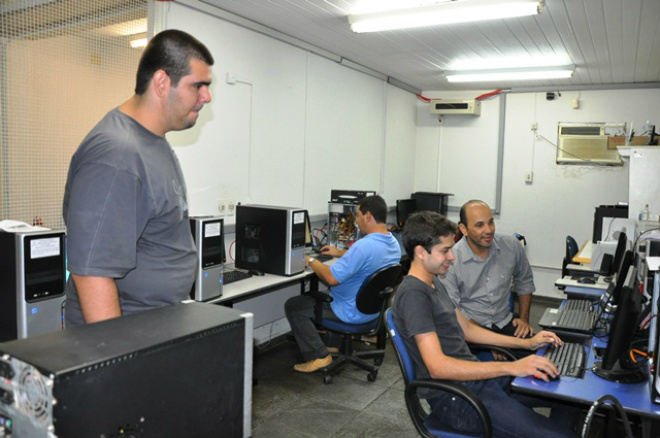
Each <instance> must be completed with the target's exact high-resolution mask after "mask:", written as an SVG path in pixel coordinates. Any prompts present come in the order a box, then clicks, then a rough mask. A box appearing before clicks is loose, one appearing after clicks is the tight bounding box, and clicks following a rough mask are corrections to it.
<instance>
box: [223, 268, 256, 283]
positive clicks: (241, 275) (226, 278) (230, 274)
mask: <svg viewBox="0 0 660 438" xmlns="http://www.w3.org/2000/svg"><path fill="white" fill-rule="evenodd" d="M250 277H252V274H250V273H249V272H246V271H237V270H231V271H225V272H223V273H222V284H224V285H225V286H226V285H228V284H230V283H233V282H235V281H240V280H245V279H246V278H250Z"/></svg>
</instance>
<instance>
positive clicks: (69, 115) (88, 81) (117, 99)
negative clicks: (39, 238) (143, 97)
mask: <svg viewBox="0 0 660 438" xmlns="http://www.w3.org/2000/svg"><path fill="white" fill-rule="evenodd" d="M148 9H149V8H148V0H103V1H90V0H59V1H58V0H0V171H1V173H2V178H0V202H1V205H2V218H3V219H14V220H20V221H24V222H27V223H30V224H33V223H35V222H40V223H41V224H43V226H46V227H49V228H53V229H61V228H63V227H64V223H63V220H62V197H63V194H64V185H65V182H66V173H67V170H68V166H69V161H70V159H71V155H72V154H73V152H74V151H75V150H76V148H77V147H78V145H79V144H80V142H81V141H82V139H83V138H84V136H85V135H86V134H87V132H88V131H89V130H90V129H91V128H92V127H93V126H94V125H95V124H96V123H97V122H98V121H99V120H100V119H101V117H102V116H103V115H104V114H105V113H106V112H107V111H109V110H110V109H111V108H113V107H116V106H118V105H119V104H121V103H122V102H123V101H125V100H126V99H128V98H129V97H130V96H131V95H132V94H133V87H134V85H135V71H136V68H137V63H138V60H139V56H140V54H141V52H142V50H141V49H139V48H138V49H134V48H132V47H131V45H130V42H131V41H132V40H135V39H137V38H140V37H142V38H144V37H146V36H147V14H148Z"/></svg>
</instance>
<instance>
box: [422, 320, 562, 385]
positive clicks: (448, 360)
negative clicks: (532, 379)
mask: <svg viewBox="0 0 660 438" xmlns="http://www.w3.org/2000/svg"><path fill="white" fill-rule="evenodd" d="M475 327H478V326H475ZM415 342H416V343H417V347H418V348H419V351H420V353H421V356H422V360H423V361H424V364H425V365H426V368H427V369H428V370H429V374H430V375H431V377H432V378H434V379H443V380H482V379H490V378H494V377H501V376H520V377H522V376H529V375H538V376H539V377H540V378H541V379H543V380H546V381H548V380H549V378H548V377H547V376H546V374H548V375H551V376H557V375H558V374H559V372H558V370H557V367H555V365H554V364H553V363H552V362H550V360H548V359H547V358H545V357H543V356H537V355H535V354H532V355H529V356H527V357H525V358H524V359H521V360H517V361H515V362H479V361H470V360H461V359H456V358H453V357H450V356H447V355H445V354H444V353H443V352H442V347H441V345H440V340H439V339H438V335H437V334H436V333H435V332H430V333H422V334H418V335H415ZM539 371H542V372H539Z"/></svg>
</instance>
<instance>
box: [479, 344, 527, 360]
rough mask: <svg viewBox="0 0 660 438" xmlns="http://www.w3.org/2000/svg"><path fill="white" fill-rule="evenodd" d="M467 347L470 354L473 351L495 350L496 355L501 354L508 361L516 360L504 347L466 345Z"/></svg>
mask: <svg viewBox="0 0 660 438" xmlns="http://www.w3.org/2000/svg"><path fill="white" fill-rule="evenodd" d="M468 347H470V351H472V352H474V351H485V350H487V351H492V350H495V351H497V352H498V353H501V354H503V355H504V356H506V357H507V359H509V360H510V361H516V360H518V359H517V358H516V356H514V355H513V353H511V351H510V350H509V349H507V348H504V347H498V346H497V345H489V344H472V343H468Z"/></svg>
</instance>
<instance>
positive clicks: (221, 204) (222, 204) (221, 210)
mask: <svg viewBox="0 0 660 438" xmlns="http://www.w3.org/2000/svg"><path fill="white" fill-rule="evenodd" d="M228 209H229V200H228V199H218V214H219V215H220V216H225V215H226V214H227V211H228Z"/></svg>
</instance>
